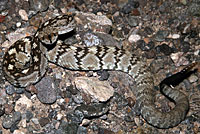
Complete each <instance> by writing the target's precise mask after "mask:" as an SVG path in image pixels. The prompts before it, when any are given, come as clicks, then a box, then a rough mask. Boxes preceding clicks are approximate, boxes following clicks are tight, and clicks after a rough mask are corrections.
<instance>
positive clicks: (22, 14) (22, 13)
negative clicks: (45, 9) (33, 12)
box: [19, 9, 28, 21]
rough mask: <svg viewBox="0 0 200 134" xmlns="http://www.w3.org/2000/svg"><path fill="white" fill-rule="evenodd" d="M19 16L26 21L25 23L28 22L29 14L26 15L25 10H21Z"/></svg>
mask: <svg viewBox="0 0 200 134" xmlns="http://www.w3.org/2000/svg"><path fill="white" fill-rule="evenodd" d="M19 15H20V16H21V18H22V20H25V21H27V20H28V14H27V13H26V11H25V10H23V9H20V10H19Z"/></svg>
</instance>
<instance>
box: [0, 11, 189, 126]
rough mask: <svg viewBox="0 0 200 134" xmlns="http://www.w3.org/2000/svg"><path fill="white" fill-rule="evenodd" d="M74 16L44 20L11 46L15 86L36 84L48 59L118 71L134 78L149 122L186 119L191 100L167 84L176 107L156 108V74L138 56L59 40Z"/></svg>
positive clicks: (9, 73) (8, 66)
mask: <svg viewBox="0 0 200 134" xmlns="http://www.w3.org/2000/svg"><path fill="white" fill-rule="evenodd" d="M73 17H74V15H73V14H67V15H64V16H62V17H56V18H55V19H52V20H50V21H48V22H45V23H44V24H43V25H41V27H40V28H39V29H38V31H37V32H36V33H35V35H34V36H29V37H25V38H23V39H20V40H18V41H16V42H15V43H14V44H13V45H12V46H11V47H10V48H9V49H8V51H7V52H6V53H5V56H4V59H3V72H4V75H5V77H6V79H7V80H8V81H9V82H10V83H11V84H12V85H14V86H17V87H26V86H29V85H31V84H35V83H37V82H38V81H39V80H40V79H41V78H42V77H43V76H44V75H45V72H46V69H47V65H48V62H51V63H54V64H56V65H59V66H61V67H63V68H66V69H71V70H118V71H123V72H125V73H127V74H129V75H130V76H132V78H133V79H134V80H135V82H136V87H137V89H136V90H137V91H136V100H137V105H138V106H139V109H140V112H141V115H142V117H143V118H144V119H145V120H146V121H147V122H148V123H149V124H151V125H152V126H155V127H158V128H169V127H174V126H176V125H178V124H179V123H180V122H181V121H183V120H184V119H185V116H186V114H187V111H188V109H189V103H188V99H187V97H186V96H185V95H184V94H183V93H181V92H179V91H178V90H177V89H173V88H171V87H170V85H168V84H162V92H163V93H164V94H165V95H166V96H167V97H169V98H171V99H172V100H174V102H175V104H176V106H175V108H174V109H172V110H171V111H169V112H166V113H165V112H161V111H159V110H158V109H156V106H155V104H154V99H155V91H154V79H153V78H154V74H152V73H151V72H150V69H149V67H148V66H147V65H146V63H145V61H143V60H142V59H140V58H139V57H137V56H136V55H134V54H132V53H130V52H129V51H127V50H125V49H119V48H117V47H112V46H92V47H78V46H74V45H71V44H66V43H64V42H63V41H61V40H59V39H58V37H59V35H60V34H63V33H67V32H69V31H71V30H73V29H74V27H75V25H74V21H73V20H74V19H73ZM61 26H62V27H61ZM52 45H53V47H52ZM185 70H187V69H185ZM185 70H184V71H185ZM184 71H183V72H184Z"/></svg>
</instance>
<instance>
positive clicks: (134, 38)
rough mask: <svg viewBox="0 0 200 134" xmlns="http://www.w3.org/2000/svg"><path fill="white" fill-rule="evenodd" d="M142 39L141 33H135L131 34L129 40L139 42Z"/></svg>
mask: <svg viewBox="0 0 200 134" xmlns="http://www.w3.org/2000/svg"><path fill="white" fill-rule="evenodd" d="M140 39H141V36H140V35H138V34H133V35H131V36H129V38H128V41H129V42H130V43H134V42H137V41H138V40H140Z"/></svg>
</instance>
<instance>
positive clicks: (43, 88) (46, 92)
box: [35, 77, 57, 104]
mask: <svg viewBox="0 0 200 134" xmlns="http://www.w3.org/2000/svg"><path fill="white" fill-rule="evenodd" d="M35 87H36V88H37V91H38V93H37V97H38V99H39V100H40V102H42V103H45V104H51V103H54V102H55V101H56V99H57V87H56V84H55V83H54V80H53V79H52V78H51V77H44V78H42V80H41V81H40V82H39V83H37V84H36V85H35Z"/></svg>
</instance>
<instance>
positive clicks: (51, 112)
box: [0, 0, 200, 134]
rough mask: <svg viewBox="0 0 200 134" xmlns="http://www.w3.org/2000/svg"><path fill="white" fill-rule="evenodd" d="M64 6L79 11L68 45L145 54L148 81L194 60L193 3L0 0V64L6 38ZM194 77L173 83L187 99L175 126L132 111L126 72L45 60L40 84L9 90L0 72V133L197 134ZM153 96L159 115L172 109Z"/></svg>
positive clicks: (198, 9) (199, 23) (198, 17)
mask: <svg viewBox="0 0 200 134" xmlns="http://www.w3.org/2000/svg"><path fill="white" fill-rule="evenodd" d="M68 11H70V12H75V11H79V15H78V18H79V21H78V22H77V24H78V25H77V31H76V33H73V36H70V37H69V38H68V39H66V40H65V41H66V42H67V43H76V42H80V44H81V45H86V46H92V45H114V46H118V47H123V48H125V49H127V50H129V51H132V52H133V53H135V54H136V55H138V56H141V57H143V58H146V59H147V62H148V63H147V64H149V66H150V67H151V71H152V73H155V80H156V81H155V85H158V84H159V82H160V81H161V80H162V79H164V78H165V77H166V76H169V75H171V74H173V73H176V72H178V71H180V70H181V69H182V68H183V66H185V65H188V64H190V63H192V62H194V61H200V32H199V31H200V1H199V0H167V1H166V0H151V1H150V0H142V1H136V0H98V1H95V0H90V1H89V0H55V1H50V0H26V1H25V0H15V1H12V0H1V1H0V31H1V32H0V43H1V46H0V57H1V58H0V61H2V58H3V55H4V53H5V51H6V49H7V48H9V46H10V45H11V44H12V43H13V42H15V41H16V40H18V39H20V38H22V37H25V36H27V35H32V34H34V32H35V31H36V30H37V28H38V27H39V25H40V24H41V23H43V22H45V21H46V20H48V19H49V18H54V17H55V16H57V15H59V14H65V13H66V12H68ZM97 15H98V16H97ZM86 17H88V18H90V19H84V18H86ZM0 66H1V63H0ZM199 77H200V73H195V74H193V75H192V76H190V77H189V78H188V79H186V80H184V81H183V82H182V83H181V84H180V85H179V87H180V90H181V91H182V92H184V93H185V94H186V95H187V96H188V98H189V101H190V110H189V112H188V115H187V117H186V119H185V120H184V121H183V122H181V123H180V124H179V125H178V126H177V127H174V128H170V129H157V128H155V127H152V126H151V125H149V124H147V123H146V122H145V121H144V120H143V118H142V117H141V116H138V114H137V110H136V109H134V108H133V107H134V105H135V96H134V88H135V86H134V81H133V80H132V79H131V77H130V76H128V75H127V74H125V73H122V72H117V71H98V72H93V71H89V72H82V71H70V70H64V69H62V68H60V67H57V66H55V65H53V64H49V68H48V72H47V74H46V75H45V77H44V78H43V79H42V80H41V81H40V82H39V83H37V84H36V85H32V86H30V87H27V88H15V87H13V86H12V85H10V84H9V83H8V82H7V81H6V80H5V78H4V77H3V74H2V71H1V70H0V88H1V90H0V105H1V107H0V134H10V133H13V134H125V133H126V134H136V133H137V134H200V79H199ZM156 89H158V87H157V86H156V87H155V90H156ZM132 91H133V92H132ZM155 97H156V102H155V104H156V105H157V107H158V109H160V110H162V111H163V112H166V111H169V110H170V109H171V108H172V107H173V106H174V104H173V103H171V102H170V101H168V100H167V99H166V98H165V97H164V96H162V95H161V94H160V93H159V91H158V92H157V94H156V95H155Z"/></svg>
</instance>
